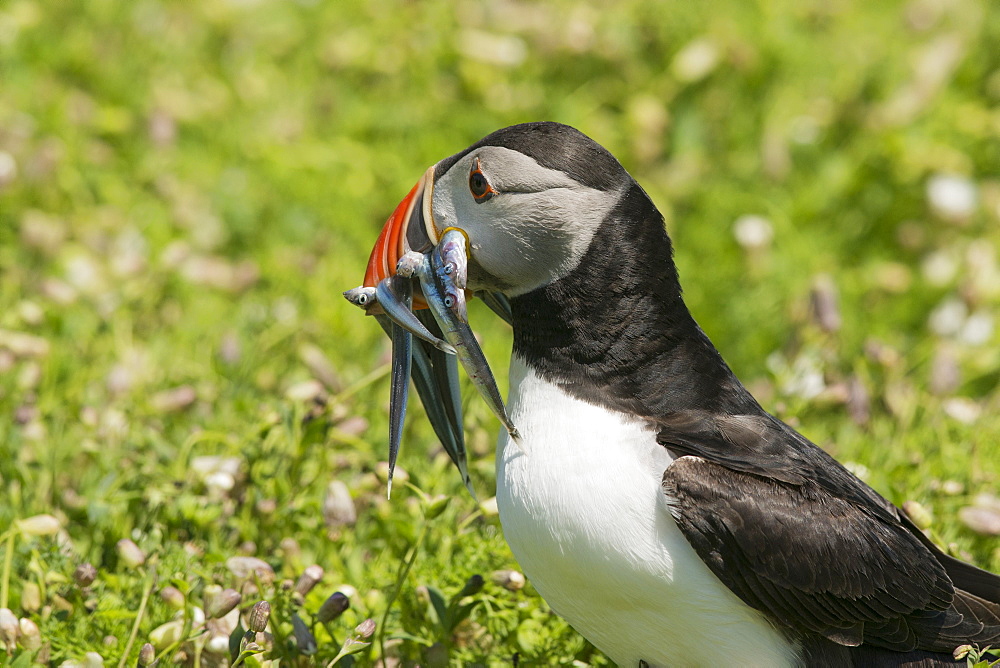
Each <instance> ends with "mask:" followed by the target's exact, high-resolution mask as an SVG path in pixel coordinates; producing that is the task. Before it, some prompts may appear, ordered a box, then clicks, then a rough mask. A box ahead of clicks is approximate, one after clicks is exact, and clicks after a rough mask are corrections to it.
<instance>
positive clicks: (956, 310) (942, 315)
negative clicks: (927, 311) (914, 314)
mask: <svg viewBox="0 0 1000 668" xmlns="http://www.w3.org/2000/svg"><path fill="white" fill-rule="evenodd" d="M968 317H969V309H968V307H967V306H966V305H965V302H963V301H962V300H961V299H957V298H955V297H948V298H946V299H945V300H944V301H943V302H941V303H940V304H938V306H937V308H935V309H934V310H933V311H931V315H930V318H928V320H927V326H928V327H930V330H931V331H932V332H934V333H935V334H937V335H938V336H945V337H951V336H955V335H956V334H958V333H959V332H960V331H961V330H962V326H963V325H964V324H965V320H966V318H968Z"/></svg>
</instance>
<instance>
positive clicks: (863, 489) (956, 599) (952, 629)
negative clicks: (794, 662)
mask: <svg viewBox="0 0 1000 668" xmlns="http://www.w3.org/2000/svg"><path fill="white" fill-rule="evenodd" d="M661 426H662V429H661V431H660V434H659V439H658V440H659V441H660V442H661V443H662V444H663V445H664V446H666V447H667V448H668V449H669V450H671V451H672V452H674V453H675V454H676V455H678V456H679V457H680V458H679V459H677V460H675V461H674V462H673V463H672V464H671V465H670V466H669V467H668V468H667V470H666V472H665V473H664V475H663V488H664V492H665V493H666V494H667V496H668V497H669V499H670V500H671V512H672V513H673V515H674V518H675V520H676V521H677V524H678V526H679V527H680V529H681V531H682V532H683V533H684V535H685V536H686V537H687V539H688V541H689V542H690V543H691V545H692V546H693V547H694V548H695V551H697V552H698V554H699V556H701V558H702V559H703V560H704V561H705V563H706V564H707V565H708V567H709V568H710V569H711V570H712V572H713V573H715V575H716V576H717V577H718V578H719V579H720V580H721V581H722V582H723V583H725V584H726V586H728V587H729V588H730V589H731V590H732V591H733V592H734V593H735V594H736V595H737V596H739V597H740V598H741V599H742V600H743V601H744V602H745V603H747V604H748V605H750V606H751V607H753V608H755V609H757V610H761V611H763V612H765V613H768V614H769V615H771V616H772V618H774V619H775V620H776V621H778V622H779V623H780V624H781V625H782V626H785V627H788V628H791V629H794V630H796V631H798V632H800V633H802V634H805V635H810V634H818V635H821V636H824V637H826V638H828V639H829V640H831V641H833V642H835V643H838V644H840V645H847V646H857V645H860V644H862V643H864V644H868V645H874V646H877V647H884V648H887V649H891V650H894V651H910V650H913V649H917V648H919V649H924V650H931V651H938V652H950V651H951V650H952V649H953V648H954V647H955V646H957V645H959V644H962V643H966V642H980V643H990V642H996V641H997V640H1000V607H998V606H996V605H995V603H992V602H991V601H990V600H984V599H983V598H981V596H983V595H985V594H986V593H987V592H988V591H989V590H990V588H991V586H992V587H994V588H995V587H997V586H1000V579H998V578H997V577H996V576H992V575H990V574H988V573H986V572H985V571H979V570H978V569H975V568H974V567H972V566H969V565H967V564H961V563H960V562H957V561H955V560H951V562H954V564H959V566H961V567H962V568H964V569H965V570H963V573H964V575H963V576H962V577H963V578H964V579H966V580H969V581H977V582H982V583H984V584H982V585H981V586H980V587H979V591H978V592H977V593H978V594H979V595H978V596H977V595H976V594H973V593H970V592H966V591H957V592H956V589H955V587H954V586H953V583H952V579H951V577H949V570H951V569H950V568H946V565H951V566H953V564H949V563H947V562H944V561H943V560H941V559H939V556H940V557H943V556H944V555H941V554H940V552H939V551H937V550H936V548H934V549H932V548H931V547H930V546H929V545H928V544H927V543H926V539H925V538H924V537H923V536H922V535H920V534H919V532H916V530H915V528H913V527H912V524H910V523H909V522H908V521H907V520H906V519H905V518H904V517H903V516H901V514H900V512H899V511H898V510H897V509H896V508H895V507H894V506H893V505H892V504H890V503H889V502H888V501H886V500H885V499H883V498H882V497H881V496H879V495H878V494H877V493H876V492H875V491H874V490H872V489H871V488H869V487H868V486H867V485H865V484H864V483H862V482H861V481H860V480H858V479H857V478H855V477H854V476H853V475H851V474H850V472H848V471H847V470H846V469H844V468H843V467H842V466H841V465H840V464H838V463H837V462H836V461H835V460H834V459H832V458H831V457H829V455H826V453H824V452H823V451H822V450H820V449H819V448H817V447H816V446H815V445H813V444H812V443H810V442H809V441H807V440H806V439H805V438H803V437H802V436H800V435H799V434H797V433H795V432H794V431H792V430H791V429H790V428H788V427H787V426H785V425H784V424H783V423H781V422H779V421H777V420H775V419H774V418H772V417H770V416H767V415H763V414H762V415H760V416H729V417H722V418H720V417H718V416H715V417H714V418H709V417H708V416H704V415H696V414H689V415H686V416H683V417H679V418H676V419H674V420H671V421H669V422H663V423H661ZM953 567H954V566H953ZM954 568H958V567H954ZM991 582H994V583H996V584H995V585H990V584H989V583H991ZM984 622H985V623H984Z"/></svg>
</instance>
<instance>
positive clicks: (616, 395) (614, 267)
mask: <svg viewBox="0 0 1000 668" xmlns="http://www.w3.org/2000/svg"><path fill="white" fill-rule="evenodd" d="M672 255H673V248H672V246H671V244H670V239H669V237H667V234H666V232H665V231H664V229H663V217H662V216H661V215H660V213H659V211H657V210H656V207H655V206H653V203H652V202H651V201H650V200H649V197H648V196H647V195H646V193H645V192H644V191H643V190H642V188H641V187H640V186H639V185H638V184H637V183H634V182H633V183H632V185H631V186H630V187H629V188H628V189H627V190H626V192H625V193H624V194H623V195H622V198H621V200H620V201H619V203H618V205H617V206H616V207H615V209H614V210H612V211H611V213H610V214H609V215H608V218H607V219H606V220H605V222H604V223H603V224H602V225H601V227H600V229H599V230H598V232H597V235H596V236H595V238H594V240H593V242H592V243H591V245H590V248H589V249H588V251H587V253H586V254H585V255H584V257H583V258H582V260H581V262H580V264H579V266H578V267H576V269H574V270H573V271H572V272H571V273H570V274H569V275H567V276H566V277H564V278H562V279H560V280H558V281H555V282H553V283H551V284H549V285H547V286H544V287H542V288H539V289H537V290H534V291H533V292H530V293H528V294H525V295H521V296H519V297H515V298H513V299H512V300H511V307H512V310H513V314H514V353H515V354H516V355H519V356H520V357H521V358H522V359H523V360H524V361H525V362H526V363H527V364H528V365H529V366H530V367H532V368H533V369H534V370H535V371H536V372H537V373H539V374H540V375H541V376H542V377H545V378H547V379H549V380H551V381H554V382H556V383H558V384H559V385H561V386H562V387H563V388H564V389H565V390H566V391H567V392H569V393H570V394H572V395H574V396H577V397H579V398H581V399H583V400H585V401H588V402H590V403H594V404H597V405H602V406H606V407H608V408H612V409H614V410H619V411H622V412H625V413H628V414H632V415H636V416H640V417H644V418H647V419H652V420H656V419H657V418H660V417H665V416H667V415H669V414H671V413H675V412H678V411H683V410H689V409H699V410H710V411H721V412H726V413H733V414H736V413H746V412H753V411H754V409H756V410H760V408H759V406H758V404H757V402H756V401H755V400H754V399H753V397H751V396H750V394H749V393H748V392H747V391H746V390H745V389H744V388H743V386H742V385H741V384H740V382H739V381H738V380H737V379H736V377H735V376H734V375H733V373H732V371H730V369H729V367H728V366H727V365H726V363H725V362H724V361H723V360H722V357H721V356H720V355H719V352H718V351H717V350H716V349H715V347H714V346H713V345H712V343H711V341H709V340H708V337H707V336H706V335H705V333H704V332H702V331H701V328H700V327H698V325H697V323H695V321H694V319H693V318H692V317H691V314H690V313H689V312H688V310H687V307H686V306H685V304H684V301H683V300H682V299H681V288H680V282H679V281H678V278H677V270H676V267H675V266H674V263H673V258H672Z"/></svg>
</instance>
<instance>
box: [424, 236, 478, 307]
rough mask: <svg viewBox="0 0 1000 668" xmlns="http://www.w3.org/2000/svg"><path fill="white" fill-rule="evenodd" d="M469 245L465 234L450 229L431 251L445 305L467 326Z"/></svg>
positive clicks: (432, 264) (432, 263)
mask: <svg viewBox="0 0 1000 668" xmlns="http://www.w3.org/2000/svg"><path fill="white" fill-rule="evenodd" d="M467 243H468V240H467V239H466V237H465V234H464V233H463V232H461V231H459V230H457V229H450V230H448V231H447V232H445V233H444V234H442V235H441V241H440V242H439V243H438V245H437V246H436V247H434V249H433V250H431V255H432V257H431V268H432V269H433V270H434V274H435V276H436V278H437V285H438V286H439V287H440V289H441V294H442V296H443V297H444V305H445V307H446V308H448V310H450V311H451V312H452V313H454V314H455V317H457V318H458V319H459V320H461V321H462V322H464V323H466V324H468V322H469V312H468V304H467V303H466V300H465V286H466V282H467V281H468V274H469V260H468V255H467V254H466V244H467Z"/></svg>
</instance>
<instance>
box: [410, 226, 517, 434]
mask: <svg viewBox="0 0 1000 668" xmlns="http://www.w3.org/2000/svg"><path fill="white" fill-rule="evenodd" d="M463 249H464V245H463ZM463 252H464V250H463ZM435 265H436V266H435ZM397 272H398V273H399V274H400V275H414V276H416V277H417V278H418V279H419V281H420V289H421V290H422V291H423V293H424V300H425V301H426V302H427V305H428V306H429V307H430V309H431V313H432V314H433V315H434V319H435V320H437V322H438V324H439V325H440V326H441V331H442V333H443V335H444V338H445V339H446V340H447V341H448V343H450V344H451V345H452V346H454V347H455V350H456V351H457V356H458V361H459V362H461V363H462V366H463V367H464V368H465V372H466V373H467V374H468V375H469V378H471V379H472V384H473V385H475V387H476V389H477V390H478V391H479V394H481V395H482V397H483V399H485V400H486V405H487V406H489V408H490V410H491V411H493V414H494V415H496V416H497V418H499V420H500V422H501V423H502V424H503V426H504V428H505V429H506V430H507V433H508V434H510V436H511V438H512V439H514V442H515V443H520V441H521V434H520V432H519V431H518V430H517V427H515V426H514V423H513V422H511V420H510V417H508V416H507V411H506V410H505V409H504V405H503V399H502V398H501V396H500V390H499V388H497V383H496V379H495V378H493V372H491V371H490V365H489V363H488V362H487V361H486V356H485V355H483V351H482V349H481V348H480V347H479V342H478V341H476V337H475V335H474V334H473V333H472V329H470V328H469V325H468V323H466V322H463V321H462V320H461V319H460V318H459V316H458V315H457V314H456V313H455V311H454V310H453V308H455V307H456V304H457V302H455V301H453V302H451V303H452V307H451V308H449V306H447V305H446V299H447V295H453V294H454V293H455V292H456V291H457V288H456V287H454V285H453V284H452V281H451V280H450V275H449V274H448V273H447V272H445V271H444V265H443V263H442V261H441V256H440V254H437V253H434V252H433V251H432V252H431V254H430V255H424V254H421V253H416V252H413V251H411V252H409V253H407V254H406V255H404V256H403V257H402V258H401V259H400V261H399V265H398V266H397ZM442 277H444V278H443V279H442Z"/></svg>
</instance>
